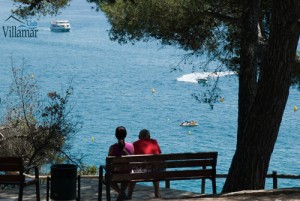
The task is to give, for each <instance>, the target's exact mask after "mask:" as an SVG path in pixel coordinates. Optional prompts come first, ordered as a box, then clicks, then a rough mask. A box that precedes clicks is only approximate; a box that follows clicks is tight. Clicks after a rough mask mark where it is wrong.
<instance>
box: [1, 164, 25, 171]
mask: <svg viewBox="0 0 300 201" xmlns="http://www.w3.org/2000/svg"><path fill="white" fill-rule="evenodd" d="M0 171H22V166H21V165H19V164H0Z"/></svg>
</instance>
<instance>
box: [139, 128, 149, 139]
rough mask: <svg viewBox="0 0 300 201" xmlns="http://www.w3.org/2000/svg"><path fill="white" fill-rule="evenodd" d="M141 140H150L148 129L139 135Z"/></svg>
mask: <svg viewBox="0 0 300 201" xmlns="http://www.w3.org/2000/svg"><path fill="white" fill-rule="evenodd" d="M139 139H141V140H147V139H150V132H149V131H148V130H147V129H142V130H141V131H140V133H139Z"/></svg>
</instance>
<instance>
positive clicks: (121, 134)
mask: <svg viewBox="0 0 300 201" xmlns="http://www.w3.org/2000/svg"><path fill="white" fill-rule="evenodd" d="M115 135H116V138H117V139H118V145H119V148H120V149H123V148H124V147H125V138H126V135H127V131H126V128H125V127H124V126H118V127H117V128H116V134H115Z"/></svg>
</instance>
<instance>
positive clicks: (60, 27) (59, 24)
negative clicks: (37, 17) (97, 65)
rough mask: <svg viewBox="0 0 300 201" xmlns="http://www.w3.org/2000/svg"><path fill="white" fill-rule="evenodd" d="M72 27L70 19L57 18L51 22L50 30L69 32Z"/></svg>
mask: <svg viewBox="0 0 300 201" xmlns="http://www.w3.org/2000/svg"><path fill="white" fill-rule="evenodd" d="M70 29H71V25H70V22H69V21H68V20H55V21H52V22H51V24H50V30H51V31H55V32H68V31H70Z"/></svg>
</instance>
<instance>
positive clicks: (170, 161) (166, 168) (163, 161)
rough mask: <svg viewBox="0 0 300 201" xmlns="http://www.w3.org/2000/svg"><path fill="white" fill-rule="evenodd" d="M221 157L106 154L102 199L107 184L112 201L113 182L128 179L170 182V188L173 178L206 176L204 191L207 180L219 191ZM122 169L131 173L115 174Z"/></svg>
mask: <svg viewBox="0 0 300 201" xmlns="http://www.w3.org/2000/svg"><path fill="white" fill-rule="evenodd" d="M217 156H218V153H217V152H202V153H174V154H159V155H127V156H121V157H114V156H108V157H106V166H105V167H104V166H100V170H99V193H98V200H99V201H101V200H102V184H103V183H104V184H105V185H106V198H107V200H108V201H110V200H111V196H110V183H111V182H124V181H125V182H150V181H166V188H170V180H188V179H202V183H201V184H202V192H204V189H203V188H204V185H205V179H210V180H211V181H212V192H213V194H216V192H217V190H216V165H217ZM136 169H156V170H161V171H153V172H144V173H141V172H136V173H135V172H134V171H133V172H132V171H131V170H136ZM104 171H105V174H104V175H103V173H104ZM118 171H121V172H130V173H118V174H114V173H113V172H118Z"/></svg>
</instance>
